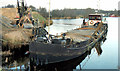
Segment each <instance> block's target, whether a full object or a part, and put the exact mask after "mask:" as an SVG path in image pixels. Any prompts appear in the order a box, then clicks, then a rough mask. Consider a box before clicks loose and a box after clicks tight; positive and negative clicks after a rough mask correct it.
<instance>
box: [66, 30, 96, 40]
mask: <svg viewBox="0 0 120 71" xmlns="http://www.w3.org/2000/svg"><path fill="white" fill-rule="evenodd" d="M95 31H96V30H95V29H94V28H93V29H90V28H88V29H87V28H86V29H76V30H71V31H68V32H67V33H66V37H69V38H72V39H73V40H74V41H77V42H80V41H85V40H88V39H90V38H91V37H92V35H93V33H94V32H95Z"/></svg>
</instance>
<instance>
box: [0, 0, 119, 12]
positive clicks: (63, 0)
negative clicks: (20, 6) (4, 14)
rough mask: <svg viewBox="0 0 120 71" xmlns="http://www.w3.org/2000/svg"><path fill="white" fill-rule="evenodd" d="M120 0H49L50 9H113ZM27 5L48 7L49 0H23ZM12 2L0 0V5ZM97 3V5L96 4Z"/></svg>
mask: <svg viewBox="0 0 120 71" xmlns="http://www.w3.org/2000/svg"><path fill="white" fill-rule="evenodd" d="M119 1H120V0H100V1H99V0H51V6H50V7H51V8H50V9H51V10H53V9H64V8H77V9H81V8H82V9H85V8H94V9H98V8H100V9H103V10H115V9H118V2H119ZM25 2H27V5H28V6H29V5H33V6H35V7H37V8H39V7H40V6H41V7H45V8H47V9H49V0H25ZM8 4H13V5H17V0H0V7H2V6H5V5H8ZM98 4H99V5H98Z"/></svg>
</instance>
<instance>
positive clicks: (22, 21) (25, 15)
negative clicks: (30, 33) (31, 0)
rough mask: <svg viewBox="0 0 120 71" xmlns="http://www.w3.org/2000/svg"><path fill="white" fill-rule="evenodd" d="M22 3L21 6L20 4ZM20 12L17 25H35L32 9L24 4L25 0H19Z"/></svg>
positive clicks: (26, 26)
mask: <svg viewBox="0 0 120 71" xmlns="http://www.w3.org/2000/svg"><path fill="white" fill-rule="evenodd" d="M20 4H21V6H20ZM17 6H18V8H17V9H18V14H19V16H18V17H17V18H18V19H17V21H16V25H18V27H23V28H27V29H30V28H32V27H33V19H32V14H31V9H30V8H28V7H27V6H26V5H25V4H24V0H20V1H19V0H17Z"/></svg>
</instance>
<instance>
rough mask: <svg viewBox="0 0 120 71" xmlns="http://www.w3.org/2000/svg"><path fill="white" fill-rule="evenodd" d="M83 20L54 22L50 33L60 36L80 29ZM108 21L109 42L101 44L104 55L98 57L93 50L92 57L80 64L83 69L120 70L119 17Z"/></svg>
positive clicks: (107, 18)
mask: <svg viewBox="0 0 120 71" xmlns="http://www.w3.org/2000/svg"><path fill="white" fill-rule="evenodd" d="M82 20H83V19H82V18H81V19H71V20H69V19H60V20H53V25H51V26H50V27H49V28H50V31H49V33H50V34H53V35H59V34H61V33H64V32H67V31H68V30H72V29H75V28H78V27H80V25H81V24H82ZM87 20H88V19H87ZM87 20H86V21H87ZM106 20H107V22H108V33H107V37H106V38H107V40H106V41H105V42H104V43H101V48H102V54H101V55H98V54H97V51H96V50H95V48H93V49H92V52H91V55H89V56H87V57H86V58H85V59H84V60H83V61H82V63H80V64H81V67H82V69H118V17H115V18H114V17H106ZM46 29H48V28H46ZM89 57H90V58H89ZM76 69H80V67H79V65H78V66H76Z"/></svg>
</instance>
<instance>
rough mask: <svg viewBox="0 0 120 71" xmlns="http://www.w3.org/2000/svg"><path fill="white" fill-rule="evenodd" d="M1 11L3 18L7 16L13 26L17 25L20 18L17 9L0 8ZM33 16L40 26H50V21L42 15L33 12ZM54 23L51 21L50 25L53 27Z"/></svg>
mask: <svg viewBox="0 0 120 71" xmlns="http://www.w3.org/2000/svg"><path fill="white" fill-rule="evenodd" d="M0 10H1V11H2V12H1V14H2V16H5V17H6V18H8V19H9V20H10V21H12V22H11V24H12V25H14V24H16V17H17V16H19V15H18V13H17V8H0ZM32 16H33V19H34V20H36V19H38V20H39V23H40V24H46V26H48V19H46V18H44V17H43V16H42V15H41V14H40V13H38V12H36V11H32ZM52 23H53V22H52V20H50V25H52Z"/></svg>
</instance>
